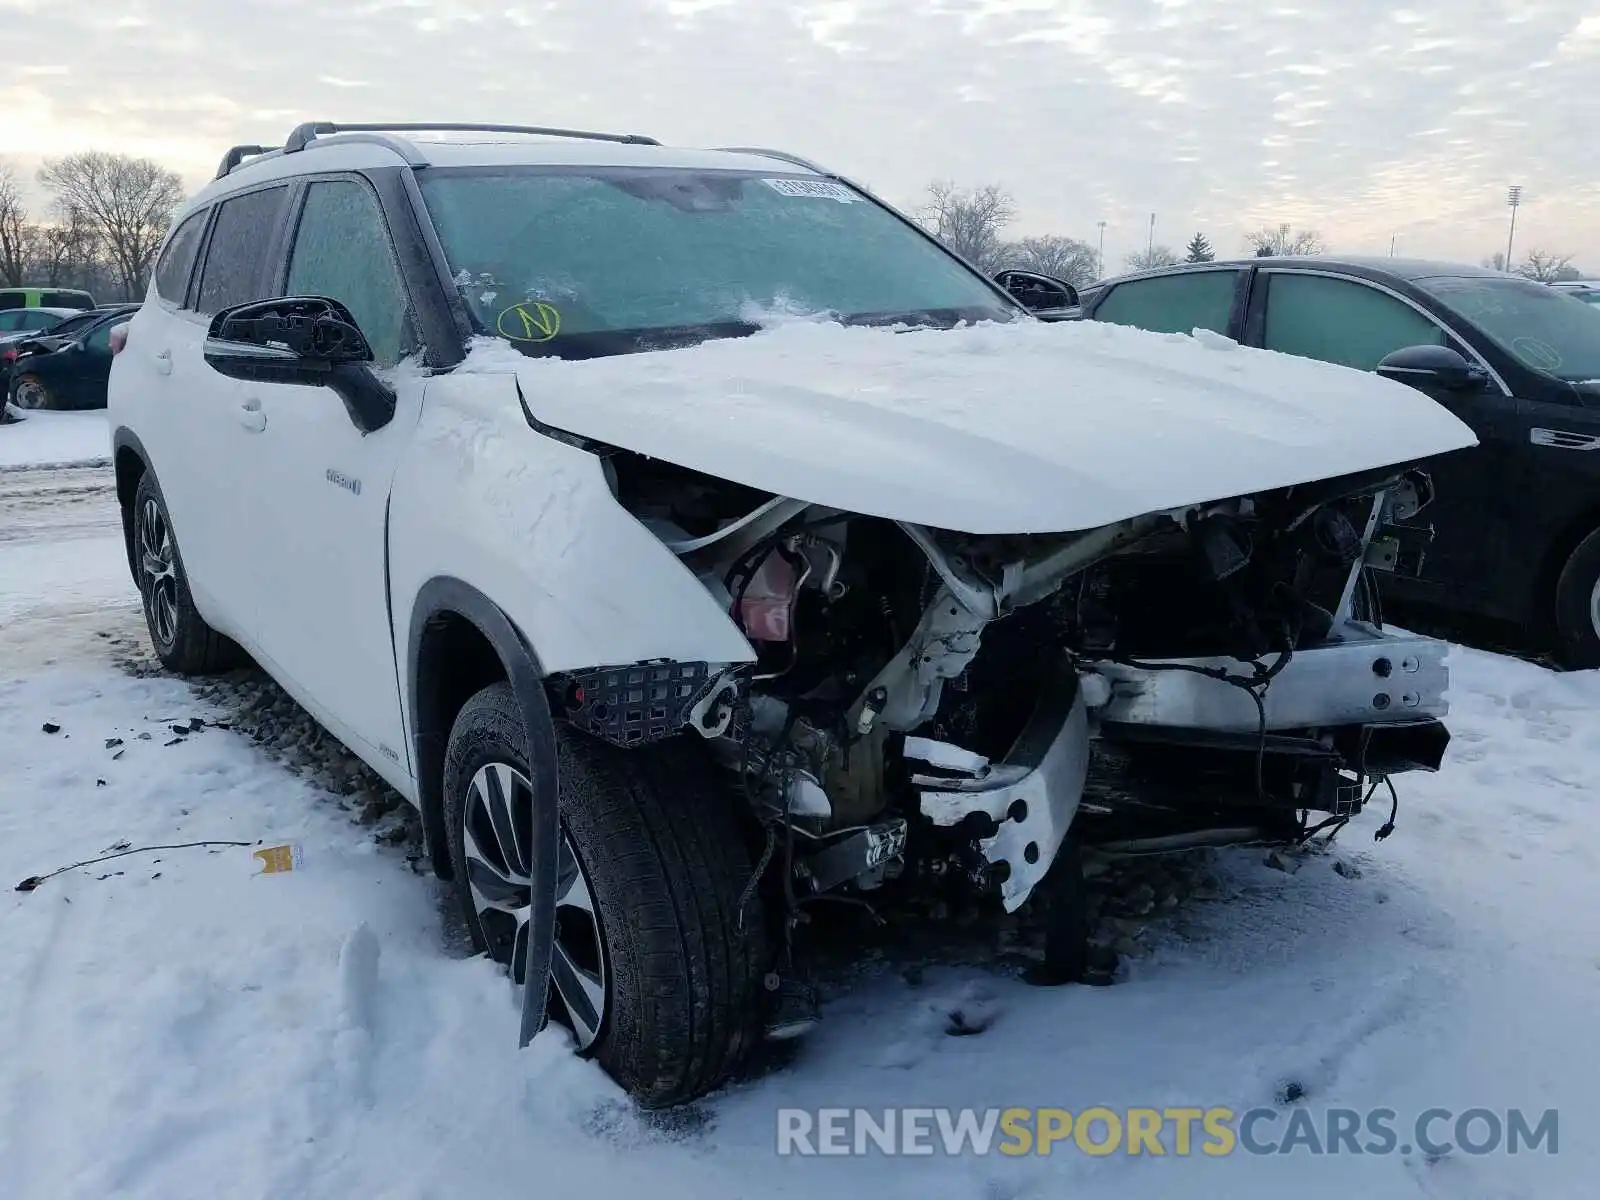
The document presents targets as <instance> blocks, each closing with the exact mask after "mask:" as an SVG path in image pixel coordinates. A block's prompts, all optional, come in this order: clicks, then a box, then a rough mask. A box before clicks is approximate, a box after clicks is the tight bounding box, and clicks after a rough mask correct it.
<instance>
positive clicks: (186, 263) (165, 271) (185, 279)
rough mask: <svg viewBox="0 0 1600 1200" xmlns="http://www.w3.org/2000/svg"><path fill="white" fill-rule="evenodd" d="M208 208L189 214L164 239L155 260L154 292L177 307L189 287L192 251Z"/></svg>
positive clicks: (197, 241)
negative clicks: (162, 248) (163, 244)
mask: <svg viewBox="0 0 1600 1200" xmlns="http://www.w3.org/2000/svg"><path fill="white" fill-rule="evenodd" d="M209 212H210V210H209V209H202V210H201V211H199V212H197V213H192V214H190V216H189V217H188V218H187V219H185V221H184V222H183V224H181V225H179V226H178V228H177V229H176V230H174V231H173V234H172V236H171V237H170V238H168V239H167V248H166V249H165V250H163V251H162V252H161V258H160V260H159V261H157V263H156V295H158V296H160V297H161V298H162V299H163V300H170V301H172V303H174V304H176V305H177V306H178V307H179V308H182V307H183V301H184V296H185V295H186V294H187V292H188V290H189V272H190V271H191V270H192V269H193V267H194V258H195V254H196V252H197V251H199V249H200V235H201V234H202V233H204V232H205V228H206V215H207V214H208V213H209Z"/></svg>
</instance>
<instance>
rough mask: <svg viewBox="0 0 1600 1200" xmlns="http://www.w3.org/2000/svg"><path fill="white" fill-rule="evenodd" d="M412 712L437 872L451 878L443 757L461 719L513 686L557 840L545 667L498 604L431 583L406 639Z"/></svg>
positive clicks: (446, 580)
mask: <svg viewBox="0 0 1600 1200" xmlns="http://www.w3.org/2000/svg"><path fill="white" fill-rule="evenodd" d="M406 662H407V667H408V670H407V672H406V697H405V699H406V707H407V709H408V711H409V713H410V717H411V742H412V753H413V756H414V762H415V763H416V779H417V807H418V808H419V810H420V811H421V815H422V824H423V831H424V833H425V835H426V837H427V841H428V852H429V856H430V858H431V860H432V865H433V870H434V873H435V874H436V875H437V876H438V877H439V878H441V879H448V878H450V875H451V868H450V854H449V849H448V846H447V843H446V839H445V830H444V756H445V747H446V745H447V743H448V742H449V740H450V730H451V727H452V726H453V725H454V723H455V719H456V716H457V714H458V713H460V711H461V708H462V706H463V705H465V704H466V702H467V701H468V700H470V699H471V698H472V697H473V696H474V695H476V694H477V693H478V692H479V691H480V690H482V689H483V688H485V687H488V686H489V685H490V684H493V683H498V682H500V681H501V680H505V681H506V682H508V683H510V684H511V688H512V691H513V692H514V693H515V694H516V697H517V704H518V706H519V708H520V709H521V711H522V723H523V728H524V729H525V730H526V733H527V738H528V760H529V761H528V767H529V770H530V772H531V773H532V776H533V777H532V780H531V782H532V783H533V787H534V794H535V795H536V796H539V797H542V798H548V800H549V803H548V804H543V805H541V806H540V808H541V810H548V811H547V812H546V811H540V812H536V813H535V821H536V830H535V836H537V835H538V830H539V829H540V828H543V826H544V824H545V821H546V819H548V824H549V828H548V831H547V832H548V835H549V836H550V837H554V836H555V831H556V829H557V808H556V743H555V725H554V719H553V717H552V715H551V712H550V703H549V700H548V698H547V697H546V695H545V690H544V675H545V672H544V669H543V667H542V666H541V665H540V662H539V658H538V656H537V654H536V653H535V652H534V650H533V647H532V646H530V645H529V644H528V642H527V639H526V638H524V637H523V636H522V634H521V632H520V631H519V630H518V629H517V628H516V626H514V625H513V624H512V623H511V620H510V618H509V617H507V616H506V614H505V612H504V611H503V610H502V609H501V608H500V606H499V605H497V604H496V603H495V602H494V601H492V600H490V599H489V598H488V597H487V596H485V595H484V594H483V593H482V592H480V591H478V589H477V588H475V587H473V586H472V585H470V584H468V583H464V582H463V581H461V580H459V579H455V578H452V577H449V576H437V577H435V578H433V579H430V580H428V582H427V583H425V584H423V586H422V587H421V588H420V589H419V590H418V592H417V597H416V601H415V603H414V604H413V605H412V609H411V620H410V627H409V632H408V637H407V653H406Z"/></svg>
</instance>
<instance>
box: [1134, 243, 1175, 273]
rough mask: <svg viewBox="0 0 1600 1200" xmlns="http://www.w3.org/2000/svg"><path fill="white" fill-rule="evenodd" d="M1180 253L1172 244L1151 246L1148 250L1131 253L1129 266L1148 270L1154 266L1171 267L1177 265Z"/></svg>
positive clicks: (1139, 269)
mask: <svg viewBox="0 0 1600 1200" xmlns="http://www.w3.org/2000/svg"><path fill="white" fill-rule="evenodd" d="M1177 262H1178V255H1177V252H1176V251H1175V250H1173V248H1172V247H1171V246H1151V247H1150V249H1148V250H1141V251H1139V253H1137V254H1130V255H1128V258H1127V263H1128V266H1130V267H1132V268H1133V269H1134V270H1135V271H1148V270H1150V269H1151V268H1153V267H1170V266H1174V265H1176V264H1177Z"/></svg>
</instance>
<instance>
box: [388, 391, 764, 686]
mask: <svg viewBox="0 0 1600 1200" xmlns="http://www.w3.org/2000/svg"><path fill="white" fill-rule="evenodd" d="M389 521H390V524H389V528H390V581H391V588H392V591H393V600H394V612H395V613H396V614H397V617H396V620H397V623H398V621H399V620H400V619H401V618H400V616H399V614H409V613H411V612H413V611H414V610H415V609H416V607H417V599H418V595H419V593H420V592H421V589H422V588H423V586H424V585H425V584H427V583H428V581H430V580H433V579H436V578H441V577H442V578H450V579H457V580H461V581H464V582H465V583H467V584H470V585H471V587H473V588H474V589H476V590H477V591H479V592H481V593H482V594H483V595H484V596H487V597H489V598H491V599H492V600H493V602H494V604H495V605H496V606H497V607H498V608H499V609H500V610H501V611H502V612H504V614H505V616H506V618H507V619H508V620H509V621H510V622H511V624H512V625H513V626H514V627H515V628H516V629H517V630H519V631H520V632H521V634H522V636H523V637H524V638H525V639H526V641H527V644H528V645H529V646H531V647H532V648H533V650H534V652H535V653H536V654H537V657H538V661H539V663H540V666H541V669H542V670H543V671H544V672H545V673H552V674H553V673H556V672H560V671H572V670H580V669H583V668H585V667H595V666H603V665H621V664H627V663H636V662H646V661H653V660H661V659H668V660H675V661H679V662H718V663H741V662H752V661H754V659H755V653H754V651H753V650H752V649H751V647H750V644H749V642H748V641H746V640H745V637H744V635H743V633H742V632H740V630H739V628H738V626H737V625H735V624H734V622H733V620H732V619H731V618H730V617H729V616H728V614H727V613H726V612H724V611H723V610H722V608H721V606H720V605H718V603H717V602H716V600H715V599H714V598H713V597H712V596H711V594H710V593H709V592H708V591H706V589H705V587H704V586H702V585H701V583H700V582H699V580H697V579H696V578H695V577H694V576H693V575H692V574H691V573H690V572H689V571H688V570H687V569H686V568H685V567H684V566H683V564H682V563H681V562H680V561H679V560H678V558H677V557H676V556H675V555H674V554H673V553H672V552H671V551H670V550H668V549H667V548H666V547H665V546H664V545H662V544H661V542H660V541H659V540H658V539H657V538H656V537H655V536H654V535H652V534H651V533H650V532H649V530H647V529H646V528H645V527H644V526H643V525H641V524H640V523H639V522H638V521H637V520H635V519H634V517H633V516H632V514H630V513H629V512H628V511H627V510H626V509H624V508H623V507H622V505H620V504H619V503H617V501H616V498H615V497H614V496H613V495H612V493H611V489H610V486H609V485H608V484H607V482H606V477H605V472H604V470H603V469H602V466H601V462H600V460H599V459H598V458H597V457H596V456H595V455H594V454H591V453H589V452H588V451H586V450H583V449H580V448H578V447H576V446H571V445H567V444H565V443H563V442H560V441H557V440H555V439H554V438H550V437H546V436H545V435H543V434H541V433H538V432H536V431H535V430H534V429H533V428H531V427H530V426H529V424H528V422H527V420H526V418H525V417H524V415H523V411H522V405H521V402H520V399H519V396H518V392H517V383H516V378H515V376H514V375H512V374H510V373H506V374H494V373H468V372H457V373H453V374H450V375H441V376H438V377H435V378H434V379H431V380H429V381H428V385H427V391H426V393H425V395H424V397H423V412H422V419H421V421H420V422H419V424H418V427H417V430H416V433H415V435H414V436H413V438H412V440H411V445H410V446H409V447H408V449H407V451H406V453H405V455H404V457H403V458H402V461H401V463H400V466H399V469H398V470H397V472H396V475H395V482H394V487H393V493H392V496H391V500H390V518H389ZM394 632H395V637H396V642H397V644H400V645H404V644H406V640H407V636H408V632H409V631H408V630H406V629H403V628H399V627H397V628H396V629H395V631H394Z"/></svg>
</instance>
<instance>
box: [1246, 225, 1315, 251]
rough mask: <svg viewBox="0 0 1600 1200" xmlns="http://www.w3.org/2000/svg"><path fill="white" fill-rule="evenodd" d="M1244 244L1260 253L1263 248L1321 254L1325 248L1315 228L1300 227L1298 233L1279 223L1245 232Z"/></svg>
mask: <svg viewBox="0 0 1600 1200" xmlns="http://www.w3.org/2000/svg"><path fill="white" fill-rule="evenodd" d="M1244 242H1245V245H1246V246H1248V247H1249V248H1250V250H1251V252H1252V253H1254V254H1256V255H1258V256H1260V257H1263V258H1265V257H1267V256H1266V255H1263V254H1261V251H1262V250H1263V249H1266V250H1270V251H1271V252H1272V254H1274V255H1278V254H1321V253H1322V252H1323V251H1324V250H1326V249H1327V246H1326V244H1325V243H1324V242H1323V240H1322V235H1321V234H1320V233H1318V232H1317V231H1316V230H1315V229H1302V230H1300V231H1299V232H1298V233H1297V232H1295V230H1294V229H1293V228H1292V227H1291V226H1289V225H1279V226H1278V227H1277V228H1276V229H1258V230H1256V231H1255V232H1254V233H1247V234H1245V237H1244Z"/></svg>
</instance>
